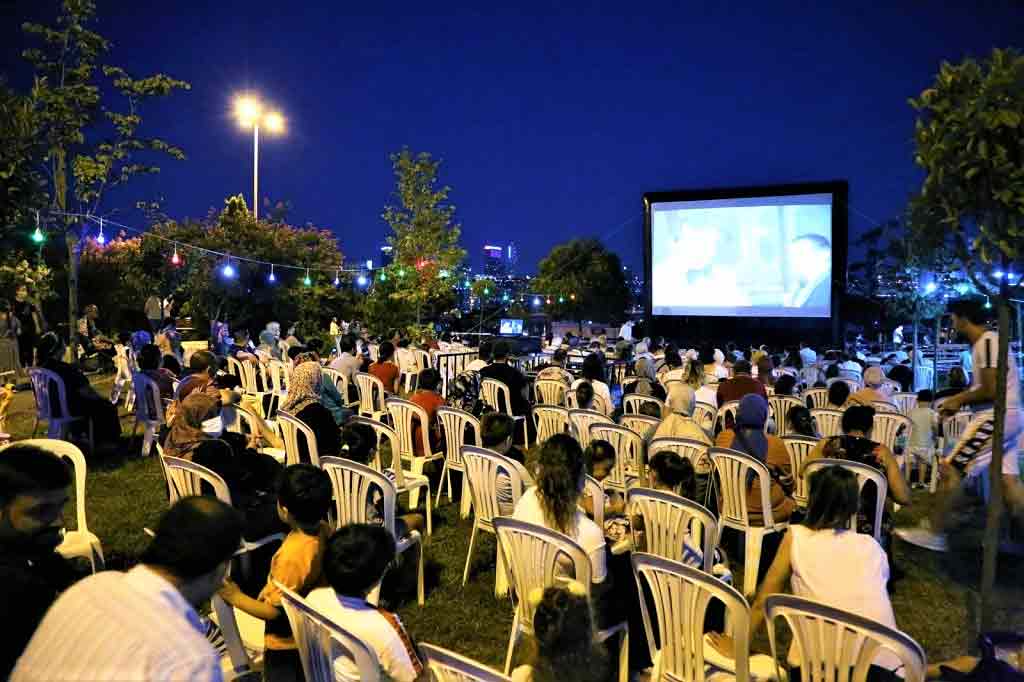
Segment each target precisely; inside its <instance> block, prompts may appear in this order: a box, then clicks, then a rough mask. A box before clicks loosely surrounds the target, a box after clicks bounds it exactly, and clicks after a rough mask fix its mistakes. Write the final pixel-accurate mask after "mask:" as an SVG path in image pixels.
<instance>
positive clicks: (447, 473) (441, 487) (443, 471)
mask: <svg viewBox="0 0 1024 682" xmlns="http://www.w3.org/2000/svg"><path fill="white" fill-rule="evenodd" d="M451 475H452V474H451V472H450V471H449V470H448V458H447V457H445V459H444V468H443V469H441V481H440V484H439V485H438V486H437V499H436V500H434V506H435V507H440V506H441V492H442V491H443V490H444V479H445V477H446V476H447V477H448V479H449V480H448V501H449V502H451V500H452V485H451Z"/></svg>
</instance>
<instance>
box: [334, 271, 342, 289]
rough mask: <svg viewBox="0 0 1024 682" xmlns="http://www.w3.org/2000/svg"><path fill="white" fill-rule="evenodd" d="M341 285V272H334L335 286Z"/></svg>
mask: <svg viewBox="0 0 1024 682" xmlns="http://www.w3.org/2000/svg"><path fill="white" fill-rule="evenodd" d="M340 284H341V270H335V271H334V286H338V285H340Z"/></svg>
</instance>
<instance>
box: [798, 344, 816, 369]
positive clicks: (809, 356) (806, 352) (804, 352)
mask: <svg viewBox="0 0 1024 682" xmlns="http://www.w3.org/2000/svg"><path fill="white" fill-rule="evenodd" d="M800 360H802V361H803V363H804V365H805V366H806V365H813V364H814V363H815V362H817V361H818V354H817V353H815V352H814V350H813V349H812V348H801V349H800Z"/></svg>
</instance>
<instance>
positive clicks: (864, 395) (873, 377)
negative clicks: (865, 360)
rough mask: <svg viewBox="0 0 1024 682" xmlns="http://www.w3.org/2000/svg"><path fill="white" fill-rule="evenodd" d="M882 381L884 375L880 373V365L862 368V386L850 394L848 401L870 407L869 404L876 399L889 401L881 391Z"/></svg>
mask: <svg viewBox="0 0 1024 682" xmlns="http://www.w3.org/2000/svg"><path fill="white" fill-rule="evenodd" d="M884 381H885V375H884V374H883V373H882V368H881V367H879V366H877V365H872V366H871V367H868V368H867V369H866V370H864V388H862V389H860V390H859V391H855V392H854V393H853V394H851V395H850V398H849V402H851V403H856V404H857V405H866V406H868V407H871V404H872V403H873V402H875V401H876V400H877V401H881V402H889V398H888V396H886V395H885V394H884V393H882V391H881V388H882V382H884Z"/></svg>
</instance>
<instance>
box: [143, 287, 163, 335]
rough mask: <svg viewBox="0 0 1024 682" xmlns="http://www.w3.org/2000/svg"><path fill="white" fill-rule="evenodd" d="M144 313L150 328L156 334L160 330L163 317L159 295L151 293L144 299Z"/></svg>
mask: <svg viewBox="0 0 1024 682" xmlns="http://www.w3.org/2000/svg"><path fill="white" fill-rule="evenodd" d="M145 313H146V319H147V320H149V328H150V330H151V331H152V332H153V333H154V334H156V333H157V332H159V331H160V323H161V322H163V319H164V309H163V303H162V302H161V300H160V297H159V296H157V295H156V294H153V295H152V296H150V297H149V298H147V299H146V305H145Z"/></svg>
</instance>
